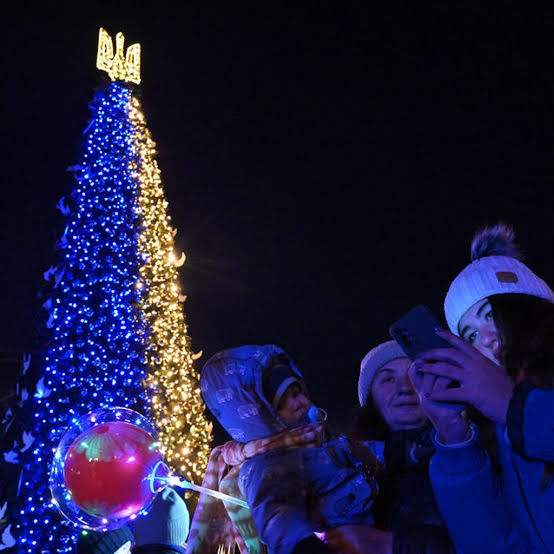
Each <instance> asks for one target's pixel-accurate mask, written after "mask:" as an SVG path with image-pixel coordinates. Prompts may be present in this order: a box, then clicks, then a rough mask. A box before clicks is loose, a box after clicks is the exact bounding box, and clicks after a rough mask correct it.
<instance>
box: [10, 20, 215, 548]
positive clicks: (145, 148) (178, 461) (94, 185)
mask: <svg viewBox="0 0 554 554" xmlns="http://www.w3.org/2000/svg"><path fill="white" fill-rule="evenodd" d="M123 40H124V39H123V35H122V34H121V33H119V34H118V35H117V41H116V51H115V55H114V53H113V45H112V41H111V38H110V37H109V35H108V34H107V33H106V32H105V31H104V30H102V29H101V30H100V40H99V50H98V60H97V65H98V67H99V68H100V69H104V70H106V71H107V72H108V74H109V75H110V78H111V82H110V83H109V84H107V85H106V86H102V87H101V88H100V90H99V91H98V92H97V93H96V95H95V96H94V98H93V100H92V102H91V104H90V109H91V120H90V122H89V125H88V126H87V128H86V130H85V132H84V145H83V150H82V157H81V159H80V161H79V164H77V165H76V166H74V167H72V168H70V169H71V170H72V171H73V173H74V175H75V178H76V186H75V188H74V189H73V190H72V192H71V193H70V195H69V196H68V199H67V200H65V201H62V202H60V204H59V207H60V208H61V210H62V212H63V214H64V216H65V219H66V227H65V231H64V233H63V236H62V238H61V240H60V241H59V242H58V244H57V247H58V250H59V263H58V265H57V266H55V267H53V268H52V269H51V270H50V271H48V272H47V274H45V276H47V277H48V278H49V279H51V281H52V287H51V290H50V294H49V297H48V299H47V301H46V302H45V308H46V309H47V311H48V320H47V322H46V326H47V328H48V330H49V333H48V335H49V339H48V342H47V344H46V345H45V347H44V348H43V350H42V351H41V353H40V355H39V356H38V357H37V362H38V368H39V376H40V377H39V379H38V381H37V383H36V387H35V389H36V390H35V391H34V392H33V394H30V395H29V398H28V399H27V401H26V402H24V404H23V409H22V414H24V419H23V420H22V429H24V432H25V433H26V435H25V436H26V442H25V449H23V442H21V446H18V445H15V446H16V447H17V448H19V451H18V452H17V453H16V454H17V456H18V462H19V463H20V467H21V480H20V488H19V495H18V497H17V503H16V504H17V505H16V506H15V513H13V512H14V509H13V508H14V506H10V508H12V517H13V520H14V521H15V525H12V527H11V534H13V536H15V537H16V540H17V541H18V547H19V548H18V551H20V552H29V553H37V552H41V553H42V552H44V553H45V552H71V551H72V550H73V548H74V544H75V540H76V536H77V534H78V530H77V529H76V528H74V527H73V526H72V525H71V524H69V523H67V522H65V521H63V520H61V518H60V516H59V515H58V513H57V511H56V509H55V508H54V506H53V505H52V502H51V496H50V491H49V488H48V476H49V471H50V465H51V462H52V453H53V449H55V447H56V446H57V443H58V441H59V439H60V437H61V435H62V434H63V432H64V430H65V429H66V428H67V426H68V425H69V424H70V423H71V421H72V419H74V418H77V417H78V416H80V415H83V414H84V413H86V412H88V411H90V410H93V409H96V408H100V407H110V406H125V407H128V408H132V409H135V410H137V411H139V412H141V413H143V414H144V415H147V416H149V417H150V418H151V420H152V421H153V422H154V423H155V424H156V426H157V427H158V429H159V431H160V442H161V450H162V451H163V452H164V455H165V458H166V461H167V462H168V464H169V465H170V466H171V467H172V469H174V470H175V471H177V472H178V473H180V474H182V475H184V476H185V477H186V478H188V479H189V480H190V481H193V482H194V481H196V482H198V481H201V478H202V475H203V472H204V470H205V467H206V464H207V459H208V454H209V443H210V440H211V424H209V423H208V422H207V420H206V419H205V418H204V413H203V412H204V405H203V402H202V399H201V396H200V390H199V386H198V375H197V373H196V371H195V370H194V368H193V361H194V359H195V355H194V354H193V353H192V351H191V347H190V342H189V339H188V337H187V327H186V323H185V319H184V315H183V310H182V300H183V297H182V295H181V291H180V287H179V283H178V273H177V267H178V266H180V265H182V263H183V262H184V255H183V256H181V257H178V256H176V254H175V251H174V235H175V230H174V229H173V228H172V227H171V225H170V217H169V215H168V214H167V201H166V199H165V197H164V193H163V189H162V185H161V179H160V171H159V169H158V166H157V164H156V161H155V144H154V142H153V140H152V138H151V136H150V133H149V131H148V129H147V126H146V122H145V119H144V115H143V113H142V111H141V106H140V102H139V100H138V99H137V98H136V95H135V91H134V88H132V87H133V85H131V84H130V82H134V83H137V84H138V83H139V82H140V46H139V45H138V44H135V45H133V46H131V47H129V48H128V50H127V54H126V56H125V57H124V56H123Z"/></svg>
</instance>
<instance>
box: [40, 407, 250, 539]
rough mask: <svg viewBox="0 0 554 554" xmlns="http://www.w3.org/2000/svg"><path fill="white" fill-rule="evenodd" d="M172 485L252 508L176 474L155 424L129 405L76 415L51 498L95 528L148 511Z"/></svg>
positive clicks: (56, 466)
mask: <svg viewBox="0 0 554 554" xmlns="http://www.w3.org/2000/svg"><path fill="white" fill-rule="evenodd" d="M168 485H171V486H177V487H181V488H184V489H189V490H194V491H198V492H202V493H206V494H209V495H212V496H215V497H216V498H219V499H221V500H224V501H226V502H232V503H234V504H239V505H240V506H244V507H248V504H247V503H246V502H245V501H244V500H241V499H238V498H234V497H232V496H229V495H226V494H223V493H221V492H219V491H213V490H210V489H207V488H205V487H202V486H200V485H195V484H193V483H190V482H188V481H187V480H186V479H181V478H180V477H178V476H176V475H171V473H170V471H169V468H168V467H167V465H166V464H165V463H164V461H163V458H162V455H161V453H160V451H159V449H158V443H157V434H156V430H155V428H154V426H153V425H152V424H151V423H150V422H149V421H148V420H147V419H146V418H145V417H143V416H142V415H140V414H139V413H137V412H134V411H133V410H129V409H127V408H101V409H98V410H94V411H93V412H90V413H88V414H86V415H85V416H83V417H81V418H79V419H74V420H73V421H72V423H71V425H70V427H69V428H68V429H67V431H66V432H65V433H64V435H63V437H62V440H61V441H60V444H59V446H58V449H57V450H56V454H55V456H54V462H53V464H52V473H51V475H50V490H51V491H52V502H53V503H54V504H55V505H56V506H57V507H58V508H59V510H60V511H61V512H62V514H63V515H64V516H65V517H66V518H67V519H68V520H69V521H71V522H73V523H74V524H75V525H78V526H79V527H84V528H86V529H93V530H95V531H107V530H109V529H116V528H118V527H121V526H122V525H123V524H125V523H126V522H127V521H129V520H133V519H135V518H136V517H137V516H138V515H139V514H145V513H147V511H148V510H149V508H150V506H151V505H152V501H153V500H154V497H155V496H156V494H157V493H158V492H160V491H161V490H163V489H164V488H165V487H167V486H168Z"/></svg>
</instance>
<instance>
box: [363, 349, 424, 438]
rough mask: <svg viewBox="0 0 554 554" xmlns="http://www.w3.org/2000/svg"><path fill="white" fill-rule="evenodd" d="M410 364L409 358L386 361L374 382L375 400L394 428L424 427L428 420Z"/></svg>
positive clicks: (372, 387) (386, 421)
mask: <svg viewBox="0 0 554 554" xmlns="http://www.w3.org/2000/svg"><path fill="white" fill-rule="evenodd" d="M411 363H412V362H411V361H410V360H409V359H408V358H397V359H396V360H392V361H390V362H387V363H386V364H385V365H384V366H383V367H382V368H381V369H379V371H378V372H377V374H376V375H375V378H374V379H373V383H372V384H371V396H372V398H373V403H374V404H375V407H376V408H377V410H379V413H380V414H381V417H382V418H383V419H384V421H385V423H386V424H387V425H388V426H389V427H390V428H391V429H392V430H393V431H397V430H400V429H413V428H416V427H422V426H423V425H425V423H426V422H427V418H426V417H425V414H424V413H423V410H422V409H421V405H420V403H419V398H418V396H417V394H416V392H415V390H414V387H413V386H412V382H411V381H410V377H409V376H408V369H409V368H410V365H411Z"/></svg>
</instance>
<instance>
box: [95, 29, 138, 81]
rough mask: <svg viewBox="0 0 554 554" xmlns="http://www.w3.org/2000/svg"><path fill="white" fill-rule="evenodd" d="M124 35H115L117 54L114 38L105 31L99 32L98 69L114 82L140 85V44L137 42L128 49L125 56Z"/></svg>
mask: <svg viewBox="0 0 554 554" xmlns="http://www.w3.org/2000/svg"><path fill="white" fill-rule="evenodd" d="M124 43H125V37H124V36H123V33H117V35H115V54H114V51H113V41H112V37H111V36H110V35H109V34H108V32H107V31H106V30H105V29H102V27H101V28H100V31H99V32H98V52H97V54H96V67H97V68H98V69H100V70H102V71H105V72H106V73H107V74H108V75H109V76H110V79H111V80H112V81H116V80H121V81H128V82H131V83H136V84H137V85H140V44H139V43H138V42H137V43H135V44H132V45H131V46H129V48H127V54H126V55H125V56H124V55H123V44H124Z"/></svg>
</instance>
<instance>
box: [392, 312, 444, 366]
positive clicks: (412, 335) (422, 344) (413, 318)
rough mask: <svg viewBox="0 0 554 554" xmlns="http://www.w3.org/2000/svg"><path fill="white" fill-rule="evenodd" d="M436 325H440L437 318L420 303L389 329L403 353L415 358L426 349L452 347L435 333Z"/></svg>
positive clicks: (412, 358)
mask: <svg viewBox="0 0 554 554" xmlns="http://www.w3.org/2000/svg"><path fill="white" fill-rule="evenodd" d="M436 327H441V325H440V323H439V321H438V320H437V318H436V317H435V316H434V315H433V314H432V313H431V311H430V310H429V308H427V306H423V305H421V304H420V305H419V306H416V307H415V308H413V309H411V310H410V311H409V312H408V313H407V314H405V315H404V316H402V317H401V318H400V319H399V320H398V321H397V322H396V323H393V324H392V325H391V327H390V329H389V331H390V334H391V337H392V338H393V339H394V340H395V341H396V342H397V343H398V345H399V346H400V348H402V350H403V351H404V354H406V356H408V358H410V359H411V360H415V359H416V358H417V357H418V356H419V355H420V354H422V353H423V352H426V351H427V350H432V349H434V348H452V345H450V344H449V343H448V342H446V341H445V340H444V339H441V338H440V337H439V336H438V335H437V334H436V333H435V328H436Z"/></svg>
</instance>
